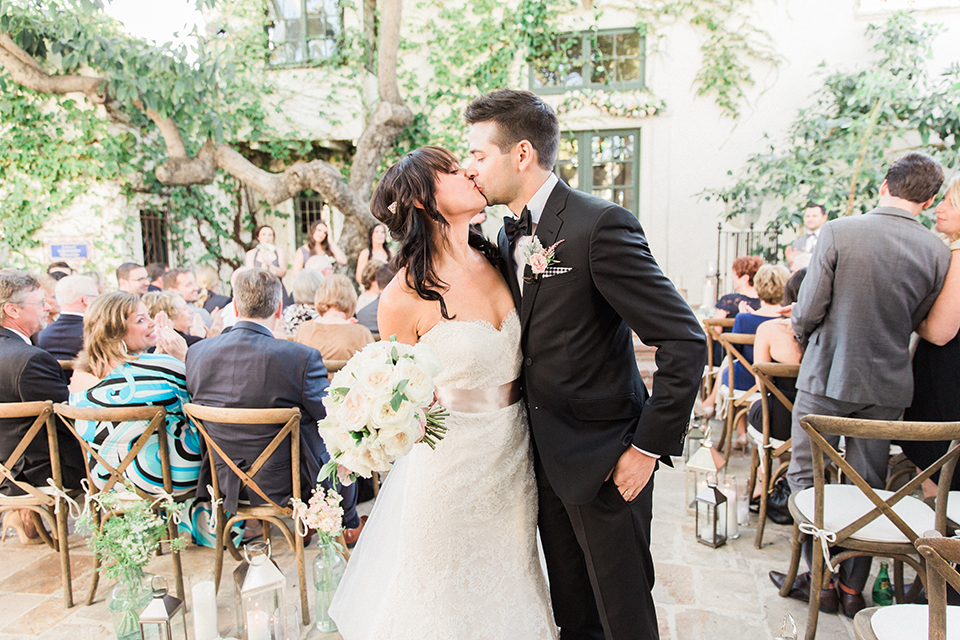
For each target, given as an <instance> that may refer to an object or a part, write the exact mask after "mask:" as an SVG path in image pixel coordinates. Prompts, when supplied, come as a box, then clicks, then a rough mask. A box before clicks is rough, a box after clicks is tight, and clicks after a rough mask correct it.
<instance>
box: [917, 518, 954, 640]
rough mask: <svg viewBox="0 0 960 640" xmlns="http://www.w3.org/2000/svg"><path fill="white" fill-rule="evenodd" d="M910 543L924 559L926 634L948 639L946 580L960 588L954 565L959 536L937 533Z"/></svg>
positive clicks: (933, 638) (942, 639) (933, 639)
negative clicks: (952, 536)
mask: <svg viewBox="0 0 960 640" xmlns="http://www.w3.org/2000/svg"><path fill="white" fill-rule="evenodd" d="M932 533H935V532H929V533H928V534H925V536H926V535H929V534H932ZM913 544H914V546H916V547H917V551H919V552H920V555H922V556H923V557H924V559H925V560H926V561H927V563H926V564H927V602H928V603H929V605H928V607H929V612H928V615H929V624H928V627H927V636H928V638H929V640H947V584H948V583H949V584H950V586H952V587H953V588H954V589H956V590H957V591H960V572H957V569H956V567H955V566H954V565H955V564H957V563H960V540H958V539H957V538H944V537H943V536H940V535H936V536H932V537H923V538H917V540H916V541H915V542H914V543H913ZM954 631H956V630H954Z"/></svg>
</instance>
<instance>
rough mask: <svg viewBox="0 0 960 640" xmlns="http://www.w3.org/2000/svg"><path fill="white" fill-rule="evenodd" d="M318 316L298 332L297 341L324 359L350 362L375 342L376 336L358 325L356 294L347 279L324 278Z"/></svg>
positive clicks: (320, 290)
mask: <svg viewBox="0 0 960 640" xmlns="http://www.w3.org/2000/svg"><path fill="white" fill-rule="evenodd" d="M314 302H315V304H316V307H317V313H318V314H319V317H318V318H317V319H316V320H310V321H309V322H304V323H303V324H301V325H300V328H299V329H297V337H296V340H297V342H299V343H300V344H305V345H307V346H308V347H313V348H314V349H316V350H317V351H319V352H320V355H321V357H322V358H323V359H324V360H349V359H350V356H352V355H353V354H354V353H356V352H357V351H359V350H360V349H362V348H363V347H364V346H365V345H367V344H370V343H371V342H373V334H372V333H370V329H367V328H366V327H365V326H363V325H362V324H357V321H356V319H355V318H354V317H353V314H354V313H356V310H357V292H356V290H355V289H354V288H353V283H351V282H350V279H349V278H347V277H346V276H342V275H339V274H333V275H331V276H327V277H326V278H324V280H323V282H321V283H320V286H319V288H317V295H316V298H315V299H314Z"/></svg>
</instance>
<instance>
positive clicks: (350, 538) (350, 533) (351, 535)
mask: <svg viewBox="0 0 960 640" xmlns="http://www.w3.org/2000/svg"><path fill="white" fill-rule="evenodd" d="M365 524H367V516H360V526H359V527H356V528H354V529H344V530H343V539H344V540H346V542H347V548H348V549H353V548H354V547H355V546H356V544H357V540H359V539H360V532H361V531H363V525H365Z"/></svg>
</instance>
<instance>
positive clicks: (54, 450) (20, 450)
mask: <svg viewBox="0 0 960 640" xmlns="http://www.w3.org/2000/svg"><path fill="white" fill-rule="evenodd" d="M9 418H34V421H33V424H31V425H30V428H29V429H28V430H27V432H26V433H25V434H24V435H23V437H22V438H20V442H18V443H17V446H16V447H15V448H14V449H13V451H12V452H11V453H10V456H9V457H8V458H7V459H6V460H4V461H3V462H2V464H0V476H2V477H3V478H5V479H7V480H9V481H10V482H12V483H13V484H14V485H16V486H17V487H18V488H19V489H20V490H21V491H23V492H24V493H27V494H29V495H31V496H33V497H34V498H35V499H36V500H37V502H38V503H40V504H53V502H54V500H56V498H55V497H54V496H51V495H48V494H46V493H44V492H42V491H40V490H39V489H37V488H36V487H34V486H33V485H31V484H30V483H27V482H23V481H22V480H17V479H16V478H15V477H14V473H13V469H14V467H16V465H17V463H18V462H19V461H20V458H21V457H23V454H24V453H25V452H26V450H27V448H28V447H29V446H30V445H31V444H32V443H33V441H34V439H36V437H37V435H38V434H39V433H40V430H41V429H43V428H44V427H46V429H47V448H48V450H49V454H50V469H51V472H50V473H51V476H52V477H53V482H54V484H56V486H57V488H59V489H63V478H62V477H61V475H60V447H59V445H58V442H57V426H56V423H55V422H54V420H55V418H54V417H53V402H51V401H49V400H45V401H40V402H3V403H0V419H9ZM3 498H4V496H0V502H2V500H3Z"/></svg>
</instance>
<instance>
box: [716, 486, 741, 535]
mask: <svg viewBox="0 0 960 640" xmlns="http://www.w3.org/2000/svg"><path fill="white" fill-rule="evenodd" d="M735 482H736V481H733V482H731V481H730V479H729V478H728V479H726V480H724V481H723V486H722V487H720V492H721V493H722V494H723V495H725V496H727V538H728V539H730V540H732V539H734V538H736V537H738V536H739V535H740V527H739V526H738V524H737V485H736V484H735Z"/></svg>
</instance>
